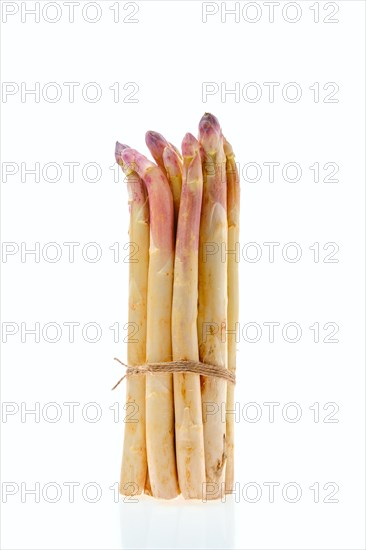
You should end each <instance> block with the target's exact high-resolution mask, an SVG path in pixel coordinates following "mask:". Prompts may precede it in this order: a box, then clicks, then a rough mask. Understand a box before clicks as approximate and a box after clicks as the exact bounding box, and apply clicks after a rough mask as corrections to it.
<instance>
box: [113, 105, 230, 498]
mask: <svg viewBox="0 0 366 550" xmlns="http://www.w3.org/2000/svg"><path fill="white" fill-rule="evenodd" d="M146 144H147V146H148V148H149V150H150V152H151V154H152V156H153V158H154V160H155V162H156V164H155V163H154V162H152V161H150V160H149V159H148V158H146V157H145V156H143V155H142V154H140V153H139V152H138V151H136V150H134V149H131V148H130V147H128V146H127V145H122V144H120V143H118V142H117V144H116V151H115V156H116V161H117V163H118V164H119V165H120V166H121V168H122V169H123V171H124V173H125V176H126V181H127V186H128V191H129V203H130V230H129V233H130V239H131V241H132V242H134V243H135V245H136V250H137V255H138V258H137V262H133V263H130V272H129V281H130V282H129V321H130V322H134V323H136V324H137V325H138V327H139V333H138V341H137V342H130V343H128V351H127V355H128V365H129V368H128V376H127V397H126V401H127V403H133V404H134V407H135V410H136V411H137V417H136V415H134V420H136V418H137V422H136V421H135V422H133V423H126V424H125V433H124V446H123V458H122V469H121V479H120V492H121V493H122V494H124V495H130V494H140V493H143V492H145V493H149V494H152V495H153V496H154V497H158V498H165V499H171V498H174V497H176V496H177V495H178V494H179V493H181V494H182V495H183V497H184V498H186V499H200V498H208V499H217V498H220V496H221V495H222V491H226V492H230V491H231V490H232V487H233V480H234V415H233V414H231V412H230V411H232V410H233V409H234V384H233V382H234V377H235V368H236V360H235V357H236V338H235V330H236V326H237V321H238V264H237V263H236V261H235V260H236V257H235V255H234V254H231V253H230V254H228V255H227V256H226V252H227V251H229V252H230V251H231V250H235V245H236V243H237V242H238V239H239V177H238V172H237V170H236V163H235V157H234V154H233V150H232V147H231V145H230V144H229V143H228V142H227V141H226V139H225V138H224V137H223V134H222V131H221V128H220V125H219V122H218V120H217V119H216V118H215V117H214V116H213V115H212V114H209V113H206V114H205V115H204V116H203V117H202V119H201V121H200V124H199V137H198V140H197V139H196V138H195V137H194V136H193V135H192V134H189V133H188V134H186V135H185V137H184V139H183V142H182V153H180V151H179V150H178V149H177V148H176V147H175V146H174V145H172V144H171V143H169V142H168V141H167V140H166V139H165V138H164V137H163V136H162V135H161V134H158V133H157V132H147V134H146ZM226 257H227V258H228V261H226ZM228 380H229V382H228ZM224 407H226V410H227V419H226V423H225V422H223V419H222V414H221V412H222V409H223V408H224Z"/></svg>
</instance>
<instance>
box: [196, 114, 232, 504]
mask: <svg viewBox="0 0 366 550" xmlns="http://www.w3.org/2000/svg"><path fill="white" fill-rule="evenodd" d="M199 135H200V143H201V146H202V150H203V154H204V159H203V176H204V180H203V199H202V213H201V225H200V250H199V252H200V253H199V287H198V288H199V291H198V305H199V307H198V340H199V353H200V360H201V361H202V362H205V363H210V364H213V365H218V366H220V367H227V342H226V323H227V264H226V262H225V261H222V257H221V251H222V249H224V250H226V248H227V238H228V236H227V233H228V229H227V212H226V206H227V205H226V202H227V191H226V172H225V164H226V158H225V153H224V149H223V138H222V133H221V128H220V125H219V123H218V121H217V119H216V118H215V117H214V116H213V115H211V114H209V113H206V114H205V115H204V116H203V117H202V119H201V121H200V125H199ZM201 384H202V387H201V396H202V412H203V428H204V444H205V463H206V481H207V483H213V484H214V485H215V486H216V488H217V491H215V492H211V490H210V495H209V496H208V498H211V499H214V498H219V497H220V494H221V493H220V491H221V484H222V482H223V481H224V479H225V464H226V444H225V432H226V425H225V422H223V421H222V418H221V410H222V407H225V403H226V391H227V383H226V381H224V380H222V379H219V378H214V377H204V376H202V377H201Z"/></svg>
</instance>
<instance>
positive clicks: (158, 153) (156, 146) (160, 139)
mask: <svg viewBox="0 0 366 550" xmlns="http://www.w3.org/2000/svg"><path fill="white" fill-rule="evenodd" d="M145 142H146V145H147V146H148V148H149V150H150V152H151V154H152V156H153V157H154V159H155V160H156V161H158V159H160V158H161V157H162V154H163V151H164V149H165V147H166V146H167V145H169V143H168V142H167V140H166V139H165V137H164V136H162V135H161V134H159V132H153V131H152V130H149V131H148V132H146V134H145Z"/></svg>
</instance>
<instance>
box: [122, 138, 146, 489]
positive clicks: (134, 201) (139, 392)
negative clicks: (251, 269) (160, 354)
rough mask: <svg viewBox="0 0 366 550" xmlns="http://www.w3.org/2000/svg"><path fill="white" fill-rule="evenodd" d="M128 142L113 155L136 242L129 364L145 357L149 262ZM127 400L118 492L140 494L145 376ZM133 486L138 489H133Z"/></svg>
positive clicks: (130, 385) (135, 381)
mask: <svg viewBox="0 0 366 550" xmlns="http://www.w3.org/2000/svg"><path fill="white" fill-rule="evenodd" d="M125 149H128V146H127V145H122V144H121V143H118V141H117V143H116V151H115V157H116V161H117V163H118V164H119V165H120V166H121V167H122V169H123V171H124V173H125V175H126V181H127V187H128V193H129V205H130V229H129V235H130V241H131V243H134V245H135V246H136V250H137V251H136V255H135V259H136V260H137V262H131V263H130V265H129V298H128V321H129V322H130V323H133V324H134V325H135V326H137V327H138V339H137V342H134V343H132V342H129V343H128V346H127V361H128V364H129V365H131V366H134V365H141V364H143V363H144V362H145V361H146V314H147V275H148V265H149V252H148V251H149V232H150V228H149V203H148V197H147V193H146V189H145V186H144V184H143V182H142V181H141V179H140V178H139V176H138V175H137V174H136V173H135V172H133V171H132V170H131V169H130V168H129V167H128V166H127V165H126V164H125V163H124V162H123V160H122V151H123V150H125ZM126 392H127V396H126V404H127V405H128V404H129V403H131V404H132V406H133V407H134V408H135V411H136V412H135V414H134V419H136V420H137V422H126V423H125V433H124V443H123V456H122V468H121V478H120V492H121V493H122V494H123V495H130V494H136V493H138V494H140V493H142V492H143V490H144V487H145V479H146V470H147V458H146V434H145V378H144V377H143V376H133V377H129V378H128V379H127V385H126ZM136 487H137V488H138V491H136Z"/></svg>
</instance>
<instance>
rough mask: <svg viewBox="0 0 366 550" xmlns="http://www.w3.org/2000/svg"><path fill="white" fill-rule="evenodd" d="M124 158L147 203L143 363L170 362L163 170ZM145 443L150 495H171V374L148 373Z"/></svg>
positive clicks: (135, 157) (167, 206) (168, 214)
mask: <svg viewBox="0 0 366 550" xmlns="http://www.w3.org/2000/svg"><path fill="white" fill-rule="evenodd" d="M122 158H123V160H124V162H126V163H127V164H128V165H129V166H131V167H132V166H133V167H134V169H135V171H136V172H137V173H138V175H139V176H140V177H141V178H142V180H143V181H144V183H145V185H146V187H147V191H148V195H149V205H150V251H149V275H148V298H147V341H146V360H147V362H152V363H153V362H164V361H171V358H172V346H171V309H172V290H173V262H174V242H173V231H174V210H173V198H172V193H171V190H170V187H169V183H168V181H167V179H166V177H165V175H164V173H163V172H162V170H161V169H160V168H159V167H158V166H156V165H155V164H154V163H152V162H151V161H149V160H148V159H147V158H146V157H144V156H143V155H141V154H140V153H138V152H137V151H135V150H133V149H125V151H123V152H122ZM146 446H147V459H148V469H149V477H150V483H151V489H152V494H153V496H154V497H158V498H166V499H170V498H174V497H176V496H177V494H178V490H179V489H178V481H177V471H176V462H175V447H174V405H173V377H172V375H171V374H147V375H146Z"/></svg>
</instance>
